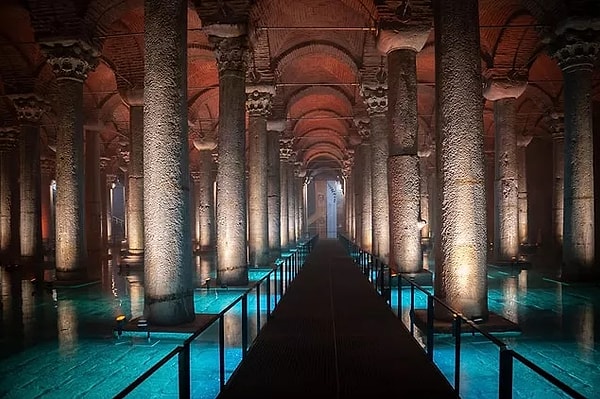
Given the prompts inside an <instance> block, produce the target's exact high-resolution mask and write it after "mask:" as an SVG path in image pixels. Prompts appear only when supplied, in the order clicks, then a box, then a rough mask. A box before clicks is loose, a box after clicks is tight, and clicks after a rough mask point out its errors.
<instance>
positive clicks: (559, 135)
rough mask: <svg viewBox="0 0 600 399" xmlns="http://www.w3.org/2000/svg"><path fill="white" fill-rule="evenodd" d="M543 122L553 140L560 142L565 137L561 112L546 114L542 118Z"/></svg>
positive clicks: (563, 116) (563, 117) (563, 118)
mask: <svg viewBox="0 0 600 399" xmlns="http://www.w3.org/2000/svg"><path fill="white" fill-rule="evenodd" d="M544 121H545V122H546V123H547V124H548V128H549V130H550V134H551V135H552V139H553V140H561V139H564V137H565V115H564V113H562V112H556V111H552V112H548V113H547V114H546V115H545V116H544Z"/></svg>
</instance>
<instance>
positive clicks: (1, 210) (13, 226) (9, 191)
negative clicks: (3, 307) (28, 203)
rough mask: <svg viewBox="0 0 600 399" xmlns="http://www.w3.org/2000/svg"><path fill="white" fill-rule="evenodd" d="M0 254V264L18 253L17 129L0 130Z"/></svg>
mask: <svg viewBox="0 0 600 399" xmlns="http://www.w3.org/2000/svg"><path fill="white" fill-rule="evenodd" d="M0 146H1V148H0V255H1V257H2V260H1V261H0V262H1V263H2V264H10V263H15V262H17V258H18V255H19V240H18V237H19V223H18V221H19V207H18V206H17V204H18V203H19V186H18V175H17V173H16V172H17V171H16V170H15V168H14V165H15V164H17V161H18V159H19V158H18V156H19V153H18V151H17V148H18V139H17V131H16V130H11V131H1V130H0Z"/></svg>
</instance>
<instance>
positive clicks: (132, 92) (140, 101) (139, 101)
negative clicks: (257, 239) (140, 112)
mask: <svg viewBox="0 0 600 399" xmlns="http://www.w3.org/2000/svg"><path fill="white" fill-rule="evenodd" d="M119 94H121V99H122V100H123V103H125V105H127V106H128V107H143V106H144V89H143V88H131V89H124V90H119Z"/></svg>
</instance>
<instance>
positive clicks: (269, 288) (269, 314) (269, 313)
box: [267, 273, 271, 321]
mask: <svg viewBox="0 0 600 399" xmlns="http://www.w3.org/2000/svg"><path fill="white" fill-rule="evenodd" d="M270 319H271V273H269V274H267V321H269V320H270Z"/></svg>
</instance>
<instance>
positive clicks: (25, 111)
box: [8, 94, 50, 123]
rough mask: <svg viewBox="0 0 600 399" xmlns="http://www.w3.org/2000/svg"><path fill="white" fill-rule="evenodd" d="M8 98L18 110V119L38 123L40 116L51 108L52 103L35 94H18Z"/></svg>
mask: <svg viewBox="0 0 600 399" xmlns="http://www.w3.org/2000/svg"><path fill="white" fill-rule="evenodd" d="M8 98H9V99H10V100H11V101H12V104H13V106H14V107H15V110H16V111H17V119H18V120H19V121H21V122H30V123H38V122H39V121H40V118H41V117H42V115H43V114H44V112H47V111H48V110H50V104H49V103H48V102H47V101H44V100H43V99H42V98H41V97H39V96H37V95H35V94H16V95H10V96H8Z"/></svg>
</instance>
